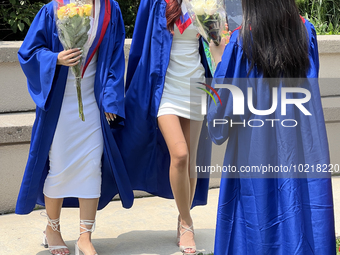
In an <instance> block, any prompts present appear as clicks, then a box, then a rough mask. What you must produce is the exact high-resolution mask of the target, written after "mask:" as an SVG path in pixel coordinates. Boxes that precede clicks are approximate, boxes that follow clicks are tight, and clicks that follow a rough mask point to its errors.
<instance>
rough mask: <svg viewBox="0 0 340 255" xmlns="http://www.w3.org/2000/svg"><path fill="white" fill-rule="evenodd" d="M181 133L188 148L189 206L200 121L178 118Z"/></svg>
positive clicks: (193, 183) (194, 174)
mask: <svg viewBox="0 0 340 255" xmlns="http://www.w3.org/2000/svg"><path fill="white" fill-rule="evenodd" d="M180 122H181V126H182V130H183V134H184V137H185V140H186V142H187V145H188V150H189V167H188V171H189V172H188V173H189V177H190V203H189V206H190V208H191V205H192V201H193V200H194V196H195V190H196V183H197V174H196V172H195V167H196V159H197V147H198V142H199V136H200V133H201V129H202V121H195V120H189V119H185V118H180Z"/></svg>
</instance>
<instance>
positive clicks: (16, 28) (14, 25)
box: [11, 22, 18, 33]
mask: <svg viewBox="0 0 340 255" xmlns="http://www.w3.org/2000/svg"><path fill="white" fill-rule="evenodd" d="M11 28H12V30H13V32H14V33H16V32H17V31H18V26H17V23H16V22H14V23H13V25H12V26H11Z"/></svg>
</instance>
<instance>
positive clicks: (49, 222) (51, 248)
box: [40, 212, 70, 255]
mask: <svg viewBox="0 0 340 255" xmlns="http://www.w3.org/2000/svg"><path fill="white" fill-rule="evenodd" d="M40 215H42V216H44V217H46V218H47V225H48V226H50V227H51V228H52V230H53V231H58V232H59V233H60V230H59V225H60V224H59V222H60V221H59V218H58V219H55V220H52V219H51V218H50V217H48V215H47V213H46V212H42V213H40ZM42 245H43V246H44V247H45V248H48V249H49V251H50V253H51V254H53V255H70V252H68V253H67V252H65V253H64V254H61V253H53V251H55V250H60V249H67V250H68V247H67V246H65V245H58V246H57V245H55V246H51V245H49V244H48V240H47V236H46V232H45V231H44V232H43V242H42Z"/></svg>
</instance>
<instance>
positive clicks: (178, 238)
mask: <svg viewBox="0 0 340 255" xmlns="http://www.w3.org/2000/svg"><path fill="white" fill-rule="evenodd" d="M180 226H181V221H180V215H178V217H177V238H176V244H177V246H178V247H179V241H180V236H181V232H180V231H179V228H180Z"/></svg>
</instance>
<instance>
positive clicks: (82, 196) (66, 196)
mask: <svg viewBox="0 0 340 255" xmlns="http://www.w3.org/2000/svg"><path fill="white" fill-rule="evenodd" d="M44 195H45V196H46V197H48V198H52V199H58V198H71V197H73V198H83V199H94V198H100V194H99V195H91V196H84V195H81V196H79V195H63V196H49V195H47V194H46V193H44Z"/></svg>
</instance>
